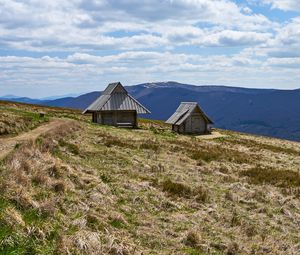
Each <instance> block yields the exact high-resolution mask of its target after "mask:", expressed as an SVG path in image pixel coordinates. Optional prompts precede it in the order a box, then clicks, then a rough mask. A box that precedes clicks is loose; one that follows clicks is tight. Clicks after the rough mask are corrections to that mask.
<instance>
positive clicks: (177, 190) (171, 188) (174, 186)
mask: <svg viewBox="0 0 300 255" xmlns="http://www.w3.org/2000/svg"><path fill="white" fill-rule="evenodd" d="M162 189H163V191H167V192H169V193H170V194H172V195H177V196H183V197H187V196H189V195H191V193H192V189H191V188H190V187H188V186H187V185H185V184H183V183H180V182H173V181H171V180H169V179H168V180H165V181H164V182H163V183H162Z"/></svg>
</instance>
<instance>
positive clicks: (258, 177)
mask: <svg viewBox="0 0 300 255" xmlns="http://www.w3.org/2000/svg"><path fill="white" fill-rule="evenodd" d="M240 175H241V176H246V177H248V178H249V180H250V182H251V183H253V184H271V185H274V186H278V187H282V188H285V187H299V186H300V174H299V173H298V172H295V171H292V170H278V169H274V168H271V167H266V168H264V167H261V166H256V167H253V168H251V169H248V170H246V171H242V172H241V173H240Z"/></svg>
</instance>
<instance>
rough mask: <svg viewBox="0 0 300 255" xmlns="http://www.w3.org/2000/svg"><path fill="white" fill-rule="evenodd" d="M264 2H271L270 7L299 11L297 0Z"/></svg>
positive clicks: (265, 1) (269, 1)
mask: <svg viewBox="0 0 300 255" xmlns="http://www.w3.org/2000/svg"><path fill="white" fill-rule="evenodd" d="M264 3H266V4H271V6H272V8H276V9H281V10H285V11H300V1H299V0H264Z"/></svg>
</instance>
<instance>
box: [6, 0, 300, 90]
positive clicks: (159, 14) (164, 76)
mask: <svg viewBox="0 0 300 255" xmlns="http://www.w3.org/2000/svg"><path fill="white" fill-rule="evenodd" d="M249 1H250V0H249ZM253 1H256V0H253ZM237 2H238V3H240V4H237ZM241 3H242V2H240V1H233V0H210V1H207V0H144V1H140V0H69V1H60V0H51V1H40V0H0V6H1V8H0V53H1V50H4V51H3V52H4V53H3V54H9V55H12V56H6V57H5V56H2V57H0V89H1V90H2V91H3V90H4V89H7V87H8V86H14V87H16V86H19V88H22V87H23V86H27V87H28V86H30V87H33V86H37V87H38V86H39V85H40V86H41V85H45V86H46V85H47V86H48V88H52V87H55V88H56V89H57V90H58V89H61V88H63V87H66V88H69V89H70V92H72V88H73V89H74V87H76V88H81V90H84V89H85V88H86V87H85V86H89V89H88V90H90V89H102V88H103V87H99V88H98V86H99V84H101V85H102V86H104V85H105V84H106V83H107V82H109V81H111V80H122V81H124V82H125V83H127V84H133V83H138V82H145V81H150V80H178V81H183V82H191V83H195V84H201V83H211V84H216V83H219V84H228V85H234V84H237V85H239V86H242V85H243V83H244V85H245V86H246V85H247V86H253V84H258V83H259V81H261V82H262V81H265V80H266V82H265V83H264V84H265V85H267V83H268V81H267V79H266V72H269V77H270V75H271V74H273V75H275V76H276V77H277V79H278V84H280V81H282V80H283V78H282V77H285V76H286V72H287V70H289V71H288V72H295V74H293V73H292V74H293V75H294V76H293V75H290V77H294V81H293V82H291V84H292V85H293V86H296V85H295V84H296V83H297V79H298V77H299V75H296V71H298V70H297V68H298V66H297V63H298V62H297V61H298V60H292V58H298V57H299V56H300V53H298V52H299V48H300V34H299V31H300V20H299V18H294V19H292V20H288V21H287V22H285V23H282V24H280V23H278V22H274V21H271V20H270V19H269V18H267V17H266V16H264V15H262V14H259V13H257V12H256V11H257V9H256V8H253V9H250V6H247V5H245V4H241ZM266 3H267V4H269V5H271V4H272V6H273V8H281V9H286V10H287V9H297V8H298V7H299V6H298V4H299V2H298V1H292V0H289V1H288V0H286V1H283V0H282V1H280V0H279V1H272V0H266V1H265V4H266ZM297 3H298V4H297ZM298 10H299V8H298ZM14 51H16V52H18V53H16V54H20V53H21V55H25V56H26V55H27V57H18V56H13V52H14ZM6 52H8V53H6ZM11 52H12V53H11ZM32 52H35V53H32ZM3 54H2V55H3ZM41 55H45V56H44V57H40V58H38V57H36V58H34V57H32V56H41ZM47 55H50V56H57V57H49V56H47ZM279 58H282V59H283V60H279ZM279 65H284V66H285V68H284V70H285V71H282V72H278V66H279ZM290 67H293V68H290ZM275 69H276V72H275V71H274V70H275ZM289 74H291V73H289ZM262 83H263V82H262ZM274 84H276V82H273V81H272V84H271V85H274ZM73 86H74V87H73ZM25 93H26V90H25ZM55 94H57V93H55Z"/></svg>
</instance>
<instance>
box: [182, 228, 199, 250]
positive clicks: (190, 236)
mask: <svg viewBox="0 0 300 255" xmlns="http://www.w3.org/2000/svg"><path fill="white" fill-rule="evenodd" d="M200 243H201V236H200V235H199V234H198V233H197V232H195V231H189V232H188V233H187V236H186V239H185V244H186V245H187V246H190V247H192V248H198V247H199V245H200Z"/></svg>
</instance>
